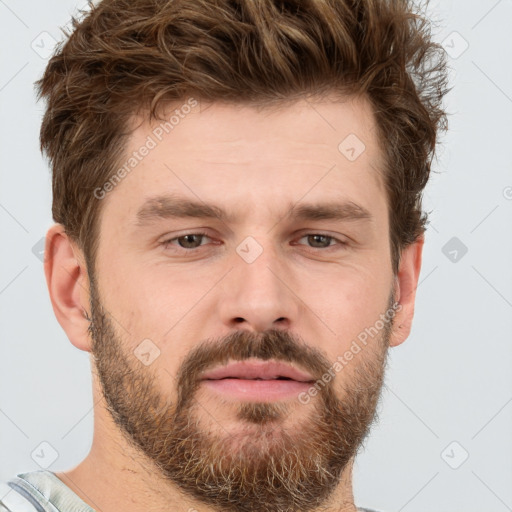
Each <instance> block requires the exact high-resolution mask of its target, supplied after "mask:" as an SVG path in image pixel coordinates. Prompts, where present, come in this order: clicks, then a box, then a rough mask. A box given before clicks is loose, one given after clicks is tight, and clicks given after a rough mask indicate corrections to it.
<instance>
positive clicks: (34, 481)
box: [0, 470, 378, 512]
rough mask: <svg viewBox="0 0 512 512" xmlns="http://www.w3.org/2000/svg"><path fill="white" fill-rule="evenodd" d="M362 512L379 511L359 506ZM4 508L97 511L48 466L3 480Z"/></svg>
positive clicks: (14, 511)
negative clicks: (47, 468) (45, 468)
mask: <svg viewBox="0 0 512 512" xmlns="http://www.w3.org/2000/svg"><path fill="white" fill-rule="evenodd" d="M357 510H358V512H378V511H377V510H370V509H367V508H358V509H357ZM0 512H95V510H94V509H93V508H91V507H90V506H89V505H87V503H85V502H84V501H83V500H82V499H80V497H79V496H77V495H76V494H75V493H74V492H73V491H72V490H71V489H70V488H69V487H68V486H67V485H66V484H65V483H64V482H63V481H62V480H61V479H60V478H58V477H57V476H56V475H55V474H54V473H52V472H51V471H47V470H39V471H31V472H29V473H19V474H18V475H17V476H15V477H14V478H12V479H11V480H9V481H8V482H1V483H0Z"/></svg>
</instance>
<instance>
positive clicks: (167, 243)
mask: <svg viewBox="0 0 512 512" xmlns="http://www.w3.org/2000/svg"><path fill="white" fill-rule="evenodd" d="M314 235H318V236H323V237H326V238H328V239H330V241H332V240H334V241H336V242H338V245H341V246H347V245H348V243H347V242H344V241H343V240H340V239H339V238H336V237H334V236H331V235H326V234H324V233H315V232H312V233H306V234H305V235H302V236H301V237H300V238H299V240H301V239H302V238H305V237H308V236H314ZM186 236H205V237H207V238H210V236H209V235H208V233H205V232H204V231H194V232H191V233H185V234H183V235H180V236H177V237H174V238H169V239H168V240H164V241H163V242H162V245H163V247H164V249H167V248H169V246H170V245H171V242H174V241H175V240H179V239H180V238H184V237H186ZM201 247H203V245H200V246H199V247H194V248H192V249H186V248H184V247H179V246H174V249H175V250H177V252H182V253H192V252H194V251H197V250H199V249H200V248H201ZM332 247H336V244H334V245H328V246H327V247H309V249H318V250H321V251H327V250H328V249H331V248H332Z"/></svg>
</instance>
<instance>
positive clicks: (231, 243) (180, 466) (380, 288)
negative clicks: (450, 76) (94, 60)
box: [45, 98, 423, 512]
mask: <svg viewBox="0 0 512 512" xmlns="http://www.w3.org/2000/svg"><path fill="white" fill-rule="evenodd" d="M157 124H158V123H155V124H153V125H149V124H148V123H147V122H146V121H143V120H140V119H139V120H137V119H134V127H135V129H134V132H133V134H132V137H131V139H130V140H129V144H128V147H127V150H126V153H127V155H130V154H131V153H132V152H133V151H135V150H137V149H138V148H140V147H141V146H142V145H143V144H144V142H145V141H146V140H147V137H148V135H151V134H152V133H153V132H152V130H154V128H155V126H157ZM349 134H356V135H357V137H358V138H359V139H360V140H362V141H363V142H364V145H365V151H364V152H363V153H362V154H361V155H360V156H359V157H358V158H357V159H355V160H354V161H350V160H349V159H347V158H346V157H345V156H344V154H342V152H340V151H339V150H338V145H339V144H340V142H342V141H343V140H344V139H345V138H346V137H347V136H348V135H349ZM381 158H382V153H381V150H380V148H379V146H378V141H377V139H376V135H375V125H374V120H373V116H372V113H371V109H370V107H369V105H368V104H367V103H366V102H365V101H364V100H362V99H358V100H355V99H354V100H353V99H347V100H346V101H343V102H340V101H339V100H338V101H334V100H332V99H329V98H323V99H318V100H317V101H314V102H313V101H312V100H309V101H306V100H300V101H297V102H295V103H293V104H289V105H286V106H285V107H282V108H281V109H274V110H267V111H260V110H257V109H255V108H252V107H242V106H239V105H237V106H233V105H227V104H220V103H213V104H210V105H205V104H201V108H200V109H197V110H195V111H194V112H192V113H190V114H188V115H187V116H186V117H184V118H183V119H181V120H180V122H179V124H178V125H177V126H175V127H174V129H173V130H172V131H170V132H169V133H168V134H166V135H165V136H164V137H163V138H162V141H161V142H159V143H158V144H157V145H156V147H154V148H153V149H151V150H150V151H149V153H148V155H147V156H146V157H144V158H143V159H142V160H141V161H140V162H139V163H138V164H137V166H136V168H134V169H133V170H132V171H131V172H130V174H129V175H128V176H126V178H124V179H123V180H122V181H121V182H120V183H119V184H117V185H116V186H115V188H114V189H113V190H111V191H110V192H108V194H107V195H106V197H105V198H104V199H101V201H103V204H102V213H101V217H100V243H99V249H98V254H97V259H96V262H95V268H94V274H92V273H90V274H88V269H87V265H86V262H85V260H84V256H83V254H82V252H81V251H80V249H79V248H78V247H77V246H76V245H75V244H74V243H72V241H70V239H69V238H68V237H67V235H66V234H65V232H64V229H63V227H62V226H61V225H58V224H57V225H54V226H53V227H52V228H50V230H49V231H48V234H47V245H46V258H47V259H46V262H45V272H46V278H47V282H48V287H49V291H50V296H51V300H52V304H53V307H54V311H55V314H56V316H57V319H58V321H59V323H60V324H61V326H62V327H63V329H64V330H65V331H66V334H67V335H68V337H69V339H70V341H71V342H72V343H73V345H75V346H76V347H77V348H79V349H81V350H85V351H89V352H91V362H92V369H93V398H94V403H95V419H94V422H95V423H94V438H93V445H92V448H91V451H90V453H89V455H88V456H87V457H86V459H85V460H84V461H83V462H82V463H80V464H79V465H78V466H77V467H76V468H73V469H71V470H69V471H66V472H60V473H57V476H58V477H59V478H61V479H62V480H63V481H64V483H66V484H67V485H68V486H69V487H71V488H72V489H73V490H74V491H75V492H76V493H77V494H78V495H79V496H80V497H81V498H82V499H83V500H84V501H86V502H87V503H89V504H90V505H91V506H92V507H93V508H95V509H96V510H101V511H102V512H113V511H115V510H124V511H126V512H132V511H136V510H141V509H144V510H149V511H164V510H169V508H170V507H171V508H172V509H173V510H183V511H189V512H190V510H197V511H198V512H203V511H204V512H207V511H213V510H230V511H245V510H253V509H254V510H261V511H263V512H270V511H272V510H275V511H278V510H280V511H281V510H282V511H284V510H290V511H291V510H301V511H304V512H305V511H313V510H320V507H322V508H321V509H322V510H328V511H355V505H354V499H353V495H352V481H351V473H352V465H353V460H354V456H355V453H356V451H357V448H358V447H359V446H360V444H361V442H362V441H363V439H364V436H365V435H366V433H367V431H368V428H369V426H370V424H371V422H372V419H373V418H374V414H375V409H376V406H377V400H378V397H379V394H380V389H381V386H382V381H383V376H384V370H385V360H386V354H387V351H388V348H389V347H392V346H397V345H399V344H400V343H402V342H403V341H404V340H405V339H406V338H407V336H408V335H409V332H410V328H411V322H412V318H413V314H414V299H415V290H416V287H417V283H418V276H419V272H420V267H421V253H422V248H423V239H420V240H418V241H417V242H416V243H414V244H412V245H411V246H409V247H407V248H406V249H405V250H404V251H403V252H402V257H401V262H400V270H399V272H398V275H397V276H394V275H393V273H392V267H391V253H390V246H389V224H388V212H387V204H386V195H385V191H384V187H383V179H382V177H381V176H380V175H379V168H380V167H381V165H382V163H381V160H380V159H381ZM168 194H173V195H174V197H175V198H176V197H181V198H187V199H191V200H195V201H199V202H201V203H208V204H211V203H212V204H215V205H217V206H218V207H222V208H224V209H226V210H227V211H228V212H230V213H231V216H232V218H231V219H229V220H227V221H221V220H220V219H218V218H192V217H189V218H178V219H176V218H154V217H153V218H151V221H149V220H150V219H149V218H148V217H147V216H146V221H147V222H145V223H144V225H138V223H137V212H138V211H139V209H140V208H141V207H142V206H143V204H144V203H145V201H147V200H148V199H150V198H154V197H157V196H158V197H161V196H162V195H168ZM347 201H350V202H352V203H355V204H357V205H360V206H361V207H363V208H365V209H366V210H368V212H369V213H370V214H371V218H370V219H358V220H354V219H345V220H332V219H317V220H298V219H295V218H294V217H293V215H291V214H290V212H291V208H292V206H295V207H298V206H300V205H303V204H305V203H308V204H309V203H313V204H323V203H326V202H336V203H338V204H341V203H344V202H347ZM157 204H160V206H163V205H164V203H163V202H160V203H157ZM197 232H204V233H206V235H207V236H206V237H203V238H201V237H188V238H187V237H186V239H183V238H181V239H178V237H183V236H184V235H187V234H193V233H197ZM315 234H321V235H324V236H327V237H334V239H322V238H321V237H320V239H319V238H315V237H311V236H306V235H315ZM247 237H252V238H251V239H250V240H249V242H247ZM169 239H172V242H170V243H168V244H167V245H166V244H164V242H165V241H167V240H169ZM180 241H181V243H182V245H181V246H180V243H179V242H180ZM242 242H243V243H242ZM255 242H256V243H257V244H258V245H255ZM340 242H345V244H346V245H344V244H341V243H340ZM246 243H250V245H249V246H247V245H244V244H246ZM240 244H242V245H240ZM258 246H259V248H260V249H258V251H260V250H261V254H259V255H258V256H257V257H256V258H255V259H254V261H252V262H251V263H248V262H247V261H246V260H244V258H243V257H241V254H242V253H241V252H237V247H238V248H240V247H242V248H246V249H247V248H248V247H249V250H250V251H254V250H255V247H256V248H257V247H258ZM251 254H255V253H254V252H252V253H251ZM91 270H92V269H91V268H89V271H91ZM91 278H93V279H91ZM394 301H397V302H399V303H400V307H399V308H398V309H397V310H396V314H394V318H393V321H392V322H391V321H390V322H387V323H385V325H384V328H382V329H379V331H378V334H376V335H375V336H371V337H369V338H368V342H367V343H366V345H364V346H363V344H361V343H359V345H360V346H361V347H362V350H361V351H360V352H358V353H357V354H353V357H351V358H350V360H348V358H345V359H344V361H345V363H344V364H343V367H342V369H341V370H340V371H335V375H334V378H332V380H330V382H329V385H328V386H326V387H324V388H323V389H322V391H320V392H318V394H316V395H315V396H312V397H311V399H310V401H309V402H308V403H307V404H304V403H301V402H300V401H299V400H297V398H296V397H294V398H287V399H285V400H278V401H265V400H262V401H260V402H259V403H256V402H242V401H239V400H236V399H233V398H230V397H226V396H223V395H220V394H218V393H216V392H214V391H212V390H210V389H208V388H206V387H205V386H204V385H202V384H200V383H199V373H200V370H201V369H204V368H208V369H211V368H214V367H216V366H218V365H220V364H223V363H224V362H227V361H226V358H227V357H228V356H229V360H237V359H239V360H242V359H245V358H247V357H248V356H250V357H255V358H259V359H273V360H288V362H289V363H290V364H292V365H293V366H295V367H297V368H299V369H302V370H305V371H308V372H310V373H312V374H313V375H314V376H315V377H316V378H318V377H320V376H321V375H322V374H323V373H324V371H325V370H326V369H328V368H330V367H332V366H333V364H334V363H335V361H337V360H338V361H339V357H340V356H343V355H344V354H345V353H346V352H347V351H348V350H349V349H350V347H351V346H353V345H351V344H352V343H353V341H354V340H356V339H357V338H358V335H360V334H361V333H362V332H364V331H365V329H367V328H369V327H371V326H376V325H377V323H376V322H377V321H378V320H379V318H382V317H381V316H380V315H382V314H384V313H385V312H386V311H388V310H389V309H390V306H391V305H392V304H393V303H394ZM84 311H85V315H84ZM90 320H92V322H90ZM143 340H151V342H150V344H149V345H147V343H148V342H147V341H146V342H145V343H146V345H144V346H145V347H148V346H149V347H150V351H152V354H153V355H154V354H158V355H157V357H155V358H154V360H153V361H152V362H151V363H150V364H148V365H145V364H143V363H142V362H141V360H140V359H139V358H137V357H136V355H137V354H138V353H140V350H139V349H138V347H140V344H141V342H142V341H143ZM155 347H156V348H155ZM179 436H181V439H183V442H181V443H179V442H177V441H176V439H177V438H178V437H179ZM312 454H316V455H317V457H316V458H315V457H312ZM222 455H223V456H224V458H223V459H222V460H221V456H222ZM185 457H186V460H187V461H189V464H187V465H185V464H184V459H185ZM194 461H195V462H194ZM210 462H211V463H212V464H211V465H209V463H210ZM226 474H228V475H229V478H228V479H226ZM283 475H284V477H283ZM280 476H281V478H282V481H279V478H280ZM226 482H229V487H227V486H226V485H223V486H221V484H226ZM208 489H210V491H209V490H208ZM212 489H213V490H212ZM254 507H256V508H254Z"/></svg>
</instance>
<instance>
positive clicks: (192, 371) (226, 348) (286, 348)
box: [177, 329, 330, 410]
mask: <svg viewBox="0 0 512 512" xmlns="http://www.w3.org/2000/svg"><path fill="white" fill-rule="evenodd" d="M250 358H258V359H262V360H263V361H268V360H269V359H273V360H276V361H282V362H287V363H295V364H297V365H299V366H302V367H303V368H304V369H305V370H307V371H308V372H309V373H311V375H313V377H314V379H315V380H318V379H320V378H321V376H322V375H323V374H324V373H325V372H326V371H327V370H328V369H329V367H330V362H329V361H328V359H327V358H326V357H325V356H324V355H323V354H322V353H321V352H320V351H319V350H318V349H316V348H313V347H311V346H309V345H307V344H306V343H304V341H303V340H302V339H301V338H300V337H299V336H295V335H292V334H291V333H290V332H289V331H281V330H278V329H270V330H267V331H264V332H262V333H254V332H250V331H235V332H233V333H230V334H229V335H227V336H225V337H223V338H220V339H209V340H206V341H203V342H202V343H200V344H199V345H198V346H197V347H195V348H194V349H193V350H192V351H191V352H190V353H189V354H188V356H187V358H186V359H185V361H184V362H183V363H182V364H181V367H180V370H179V371H178V374H177V382H178V403H177V408H178V410H180V409H181V408H183V407H185V405H186V403H187V401H188V400H189V399H190V397H191V396H192V395H193V394H194V392H195V391H196V390H197V387H198V386H199V383H200V380H199V375H200V374H201V373H202V372H204V371H207V370H210V369H212V368H214V367H216V366H223V365H225V364H227V363H228V362H229V361H230V360H234V361H244V360H246V359H250Z"/></svg>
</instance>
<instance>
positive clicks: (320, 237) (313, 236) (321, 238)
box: [299, 233, 347, 249]
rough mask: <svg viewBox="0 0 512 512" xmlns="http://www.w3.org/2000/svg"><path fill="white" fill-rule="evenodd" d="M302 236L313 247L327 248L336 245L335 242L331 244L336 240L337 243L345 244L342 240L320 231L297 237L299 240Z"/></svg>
mask: <svg viewBox="0 0 512 512" xmlns="http://www.w3.org/2000/svg"><path fill="white" fill-rule="evenodd" d="M303 238H307V241H308V243H310V244H313V245H311V247H312V248H313V249H327V248H328V247H332V246H333V245H336V243H334V244H331V242H338V245H347V243H346V242H343V241H342V240H339V239H338V238H335V237H333V236H330V235H324V234H322V233H308V234H306V235H304V236H303V237H301V238H299V240H302V239H303Z"/></svg>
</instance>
